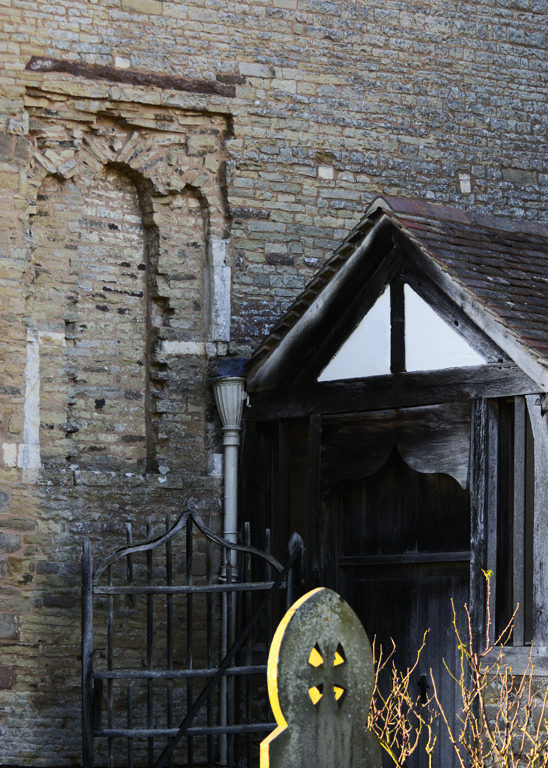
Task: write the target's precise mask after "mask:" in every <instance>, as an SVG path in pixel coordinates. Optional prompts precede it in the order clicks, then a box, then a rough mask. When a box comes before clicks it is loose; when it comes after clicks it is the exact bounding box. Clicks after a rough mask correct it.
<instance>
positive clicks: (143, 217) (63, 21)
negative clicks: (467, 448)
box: [0, 0, 548, 766]
mask: <svg viewBox="0 0 548 768" xmlns="http://www.w3.org/2000/svg"><path fill="white" fill-rule="evenodd" d="M547 15H548V2H547V0H489V1H487V0H484V1H483V2H482V1H481V0H477V2H468V3H462V2H459V3H457V2H452V1H451V0H449V2H448V1H447V0H443V2H442V1H441V0H425V1H424V2H421V3H418V2H403V0H383V1H382V2H381V0H372V1H371V2H367V3H365V2H342V0H339V1H338V2H333V1H332V2H329V1H328V0H253V2H236V1H233V0H188V2H185V3H182V2H161V1H160V0H94V1H93V2H84V0H58V2H45V3H39V4H37V3H35V2H30V1H27V0H5V2H3V3H2V4H0V25H1V29H2V32H1V40H2V43H3V45H2V46H0V62H1V68H0V73H1V74H0V210H1V213H2V216H1V218H0V256H1V258H0V291H1V302H0V359H1V361H2V366H3V367H2V370H3V376H2V380H1V381H0V406H1V407H0V438H1V439H0V446H2V451H1V453H0V483H1V486H0V590H1V591H0V600H1V602H0V763H4V764H7V763H9V764H21V765H43V766H46V765H48V766H52V765H65V764H70V763H71V762H77V761H78V759H79V748H80V747H79V690H78V685H79V683H78V661H77V655H78V653H79V647H78V646H79V637H78V634H79V615H78V611H79V607H78V606H79V585H78V582H79V564H78V562H79V553H80V547H81V540H82V537H83V536H84V535H91V536H92V538H93V543H94V547H95V548H96V549H97V550H98V551H104V552H106V551H108V550H109V549H110V548H112V547H113V546H115V545H118V544H120V543H121V541H122V532H123V523H124V521H125V520H127V519H132V520H133V521H134V522H135V526H136V527H137V528H138V527H139V525H141V526H142V524H143V521H144V519H145V517H146V516H147V515H148V514H160V515H163V513H164V511H165V509H169V510H171V511H172V513H173V514H174V515H175V514H176V513H177V512H178V511H180V510H181V509H182V508H184V506H185V505H189V504H192V505H194V506H195V507H198V508H199V509H202V510H206V511H207V512H211V513H212V514H213V516H214V519H215V518H216V519H217V520H219V515H220V506H221V502H220V498H221V487H220V478H219V476H218V467H219V453H220V443H219V430H218V423H217V421H216V417H215V414H214V408H213V404H212V396H211V392H210V389H209V386H208V377H209V376H211V375H213V374H214V373H215V370H216V360H217V358H218V357H219V356H223V355H226V354H235V355H239V354H244V355H245V354H247V353H248V352H249V350H250V349H251V348H252V346H253V344H255V343H256V342H257V340H258V339H260V338H261V337H262V336H263V335H264V333H265V332H267V331H268V329H269V328H270V327H271V325H272V323H273V322H274V321H275V319H276V318H277V317H278V316H279V314H280V312H281V311H282V310H283V309H284V308H285V307H286V306H287V305H288V303H289V302H290V301H291V300H292V299H293V298H294V297H295V296H296V294H297V293H298V292H299V291H300V289H301V288H302V287H303V286H304V285H305V283H306V282H307V280H308V279H309V278H310V277H311V276H312V274H313V273H314V272H315V270H316V269H317V268H318V267H319V266H320V265H321V264H322V263H323V261H324V260H325V258H326V257H327V255H328V253H329V251H330V250H331V249H332V248H333V247H334V246H335V245H336V244H337V243H338V242H339V241H340V240H341V239H342V237H343V236H344V234H345V233H346V231H347V230H348V228H349V227H350V226H351V225H352V224H353V223H355V222H356V221H357V219H358V218H359V216H360V213H361V211H362V210H363V208H364V207H365V205H366V204H367V203H368V202H369V201H370V200H371V198H372V197H373V196H374V195H376V194H379V193H383V192H384V193H390V194H401V195H407V196H417V197H421V198H426V199H429V200H433V201H437V202H449V203H455V204H458V205H461V206H474V207H477V208H482V209H485V210H488V211H491V212H493V213H496V214H502V215H508V216H512V217H524V218H527V219H540V220H543V221H546V220H547V216H548V214H547V212H546V206H545V197H546V189H547V186H548V170H547V160H548V157H547V150H546V108H545V104H546V95H547V94H546V79H545V66H546V37H545V35H546V32H545V30H546V19H547ZM33 57H34V58H33ZM229 289H230V294H229ZM229 316H231V318H232V322H231V326H232V327H231V330H230V333H229V325H230V321H229ZM218 525H219V523H218Z"/></svg>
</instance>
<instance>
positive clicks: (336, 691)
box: [308, 643, 346, 706]
mask: <svg viewBox="0 0 548 768" xmlns="http://www.w3.org/2000/svg"><path fill="white" fill-rule="evenodd" d="M345 662H346V657H345V655H344V650H343V647H342V645H341V644H340V643H339V644H338V645H337V649H336V651H335V654H334V657H333V666H334V667H338V666H339V665H340V664H344V663H345ZM308 663H309V664H310V665H311V666H312V667H316V668H317V669H319V668H320V667H322V666H323V665H324V657H323V654H322V651H321V649H320V646H319V645H318V643H316V645H315V646H314V647H313V648H312V650H311V651H310V656H309V657H308ZM323 688H324V686H323V683H318V684H317V685H313V686H312V688H309V689H308V695H309V696H310V700H311V701H312V704H314V706H316V705H317V704H318V703H319V701H320V699H321V698H322V696H323ZM345 693H346V691H345V689H344V688H343V687H342V686H340V685H333V695H334V696H335V701H336V702H337V703H338V705H339V706H341V704H342V700H343V698H344V694H345Z"/></svg>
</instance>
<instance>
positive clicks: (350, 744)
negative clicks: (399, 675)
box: [260, 588, 381, 768]
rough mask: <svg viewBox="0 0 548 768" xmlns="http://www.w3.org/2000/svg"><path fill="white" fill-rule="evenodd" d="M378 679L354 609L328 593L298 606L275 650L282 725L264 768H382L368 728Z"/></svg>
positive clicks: (272, 667)
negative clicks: (372, 699)
mask: <svg viewBox="0 0 548 768" xmlns="http://www.w3.org/2000/svg"><path fill="white" fill-rule="evenodd" d="M373 677H374V672H373V657H372V653H371V646H370V645H369V640H368V639H367V635H366V634H365V630H364V628H363V627H362V625H361V623H360V620H359V619H358V617H357V616H356V614H355V613H354V611H353V610H352V609H351V608H350V606H349V605H348V603H346V602H345V601H344V600H343V599H342V598H341V597H340V596H339V595H338V594H337V593H336V592H333V591H332V590H330V589H325V588H319V589H314V590H312V592H308V594H306V595H304V597H302V598H301V599H300V600H297V602H296V603H295V604H294V605H293V606H292V607H291V608H290V609H289V610H288V612H287V613H286V615H285V616H284V618H283V619H282V621H281V623H280V625H279V626H278V629H277V630H276V634H275V635H274V638H273V640H272V645H271V647H270V654H269V657H268V671H267V678H268V695H269V698H270V704H271V707H272V711H273V713H274V717H275V718H276V722H277V723H278V727H277V728H276V730H275V731H273V732H272V733H271V734H270V735H269V736H268V737H267V738H266V739H264V741H262V742H261V761H260V766H261V768H379V767H380V765H381V757H380V748H379V744H378V742H377V739H376V737H375V736H374V735H373V734H372V733H371V732H370V731H368V730H367V712H368V710H369V706H370V703H371V696H372V694H373V686H374V680H373Z"/></svg>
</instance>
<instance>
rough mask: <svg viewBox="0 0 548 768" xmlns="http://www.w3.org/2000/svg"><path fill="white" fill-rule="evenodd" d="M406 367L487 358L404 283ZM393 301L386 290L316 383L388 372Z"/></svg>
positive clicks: (415, 368)
mask: <svg viewBox="0 0 548 768" xmlns="http://www.w3.org/2000/svg"><path fill="white" fill-rule="evenodd" d="M404 298H405V301H404V307H405V309H404V318H405V322H404V328H405V331H404V333H405V370H406V371H409V372H418V371H435V370H444V369H447V368H461V367H462V368H464V367H467V366H474V365H485V363H486V362H487V361H486V359H485V358H484V357H482V356H481V355H480V354H479V353H478V352H476V350H475V349H473V348H472V347H471V346H470V345H469V344H468V342H466V341H465V340H464V339H463V338H462V336H460V335H459V333H458V332H457V331H456V330H455V328H453V327H452V326H450V325H449V324H448V323H447V322H446V321H445V320H443V319H442V318H441V317H440V316H439V315H438V314H437V313H436V312H435V311H434V310H433V309H432V308H431V307H430V306H429V304H427V302H426V301H425V300H424V299H423V298H422V297H421V296H419V295H418V293H416V292H415V291H414V290H413V289H412V288H411V286H410V285H407V284H405V285H404ZM390 318H391V299H390V290H389V288H386V289H385V290H384V292H383V293H382V294H381V295H380V296H379V298H378V299H377V301H376V302H375V303H374V305H373V307H372V308H371V309H370V310H369V312H368V313H367V314H366V315H365V316H364V318H363V319H362V320H361V322H360V323H359V324H358V326H357V327H356V328H355V330H354V331H353V332H352V333H351V334H350V336H349V337H348V338H347V339H346V341H345V342H344V343H343V345H342V346H341V347H340V349H339V350H338V352H337V353H336V354H335V355H334V356H333V357H332V358H331V360H330V361H329V363H328V364H327V366H326V367H325V368H324V369H323V370H322V372H321V373H320V375H319V376H318V381H320V382H321V381H336V380H344V379H357V378H366V377H368V376H385V375H388V374H390V372H391V367H390V360H391V354H390V345H391V319H390Z"/></svg>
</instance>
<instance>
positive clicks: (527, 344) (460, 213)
mask: <svg viewBox="0 0 548 768" xmlns="http://www.w3.org/2000/svg"><path fill="white" fill-rule="evenodd" d="M381 222H382V223H383V224H388V225H389V226H391V232H392V240H393V241H394V242H395V243H398V242H399V243H402V242H404V243H405V244H406V245H407V246H408V247H411V248H413V250H414V252H415V253H416V254H417V255H418V257H419V258H420V259H421V261H422V263H423V265H426V267H427V268H428V269H429V270H430V271H431V272H433V273H434V274H435V275H436V278H437V282H438V284H439V285H440V286H441V287H442V288H443V289H444V290H445V291H446V293H447V295H448V296H450V298H452V299H453V301H455V303H457V304H458V305H459V306H460V308H461V309H462V310H463V311H464V312H465V313H466V314H467V315H468V316H469V317H470V319H471V320H472V321H473V322H475V323H476V324H477V325H478V326H479V327H481V328H482V329H483V330H484V331H485V332H486V333H487V335H488V336H490V337H491V338H492V339H493V341H494V342H495V343H496V344H498V345H499V347H500V348H501V349H503V350H504V351H505V352H506V353H507V354H508V356H509V357H510V358H511V359H512V360H514V362H515V363H516V364H517V365H518V366H520V367H521V368H522V369H523V370H524V371H525V372H526V373H527V375H529V376H530V377H531V378H532V379H534V380H535V381H537V382H538V383H539V384H540V385H541V387H542V389H543V391H546V390H548V226H547V225H544V224H539V223H537V222H532V221H518V220H511V219H506V218H502V217H496V216H489V215H485V214H482V213H478V212H474V211H465V210H462V209H459V208H454V207H449V206H442V205H435V204H431V203H427V202H423V201H419V200H412V199H408V198H402V197H393V196H382V197H378V198H377V199H375V200H374V201H373V202H372V203H371V205H370V206H369V207H368V209H367V210H366V212H365V215H364V217H363V219H362V220H361V221H360V222H359V224H358V225H357V226H356V227H355V228H354V229H353V230H352V231H351V232H350V233H349V235H348V237H347V238H346V239H345V240H344V241H343V243H342V244H341V245H340V246H339V248H337V250H336V251H335V252H334V254H333V256H332V257H331V258H330V259H329V261H328V262H327V263H326V264H325V266H324V267H323V268H322V269H321V270H320V271H319V272H318V273H317V274H316V276H315V277H314V278H313V279H312V281H311V282H310V283H309V284H308V285H307V287H306V288H305V290H304V291H303V292H302V293H301V295H300V296H299V297H298V298H297V299H296V301H295V302H294V303H293V304H292V305H291V307H290V308H289V310H288V311H287V312H286V314H285V315H284V316H283V317H282V318H281V319H280V320H279V321H278V323H277V324H276V325H275V326H274V328H273V329H272V331H271V333H270V334H269V335H268V336H267V338H266V339H265V340H264V341H263V342H262V344H261V345H260V346H259V347H258V348H257V350H256V351H255V352H254V354H253V356H252V357H251V359H250V360H249V362H248V364H247V370H248V380H249V382H250V384H251V385H253V380H254V379H255V378H256V377H257V374H258V373H259V371H260V370H261V369H262V368H263V367H264V366H266V368H268V367H269V366H270V363H268V361H269V359H270V358H271V357H272V355H273V354H274V352H276V351H277V354H279V353H280V352H281V348H282V347H283V346H284V344H287V343H288V339H289V337H290V336H291V334H292V333H293V332H294V331H295V330H296V329H297V327H298V326H299V325H300V324H302V323H303V317H304V315H305V314H306V313H307V312H308V313H310V312H311V311H312V312H321V301H320V302H319V301H318V299H319V298H320V296H321V294H322V293H323V292H324V291H326V289H327V287H328V286H329V284H330V283H331V282H332V281H333V280H334V278H335V276H336V275H337V274H338V273H339V272H340V270H341V269H342V268H343V266H344V265H345V264H346V263H347V262H348V261H349V260H350V259H351V258H354V259H355V258H360V259H362V258H363V259H367V251H368V237H367V236H368V235H369V234H370V233H371V232H372V230H373V228H374V227H376V225H377V224H379V223H381ZM276 356H277V355H274V357H276ZM267 363H268V364H267ZM263 373H266V371H265V372H263ZM258 378H259V379H263V378H264V377H263V375H260V376H259V377H258Z"/></svg>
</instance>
